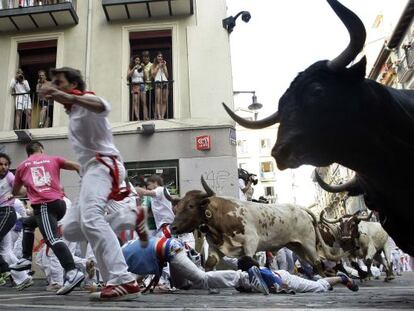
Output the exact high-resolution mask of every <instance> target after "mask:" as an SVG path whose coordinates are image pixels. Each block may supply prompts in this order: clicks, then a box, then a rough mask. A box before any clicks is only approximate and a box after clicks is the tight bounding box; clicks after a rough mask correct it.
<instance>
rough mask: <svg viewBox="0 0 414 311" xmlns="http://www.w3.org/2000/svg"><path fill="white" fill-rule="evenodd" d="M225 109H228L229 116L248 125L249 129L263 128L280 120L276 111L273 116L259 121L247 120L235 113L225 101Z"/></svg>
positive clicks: (239, 122) (241, 123)
mask: <svg viewBox="0 0 414 311" xmlns="http://www.w3.org/2000/svg"><path fill="white" fill-rule="evenodd" d="M222 104H223V107H224V109H226V111H227V113H228V114H229V116H230V117H231V118H232V119H233V120H234V121H236V122H237V123H238V124H240V125H241V126H243V127H246V128H248V129H254V130H256V129H262V128H265V127H268V126H271V125H273V124H276V123H278V122H280V121H279V114H278V112H277V111H276V112H275V113H274V114H272V115H271V116H268V117H267V118H264V119H262V120H259V121H250V120H246V119H244V118H242V117H239V116H238V115H237V114H235V113H234V112H233V111H232V110H231V109H230V108H229V107H227V105H226V104H225V103H222Z"/></svg>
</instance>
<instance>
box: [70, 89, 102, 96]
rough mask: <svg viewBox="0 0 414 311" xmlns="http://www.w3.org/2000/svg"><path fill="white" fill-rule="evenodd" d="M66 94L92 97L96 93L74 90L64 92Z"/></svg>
mask: <svg viewBox="0 0 414 311" xmlns="http://www.w3.org/2000/svg"><path fill="white" fill-rule="evenodd" d="M64 92H65V93H68V94H72V95H78V96H82V95H85V94H92V95H95V92H92V91H83V92H82V91H80V90H77V89H73V90H69V91H64Z"/></svg>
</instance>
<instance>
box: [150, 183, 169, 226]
mask: <svg viewBox="0 0 414 311" xmlns="http://www.w3.org/2000/svg"><path fill="white" fill-rule="evenodd" d="M153 191H155V197H151V210H152V214H153V215H154V220H155V226H156V227H157V230H158V229H160V227H161V225H162V224H171V223H172V222H173V221H174V213H173V211H172V205H171V202H170V201H168V200H167V198H166V197H165V195H164V187H157V188H155V189H154V190H153ZM167 191H168V190H167Z"/></svg>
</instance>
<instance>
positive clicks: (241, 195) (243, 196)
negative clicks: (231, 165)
mask: <svg viewBox="0 0 414 311" xmlns="http://www.w3.org/2000/svg"><path fill="white" fill-rule="evenodd" d="M245 187H246V183H245V182H244V180H243V179H241V178H239V199H240V200H241V201H247V196H246V194H245V193H243V191H242V189H244V188H245Z"/></svg>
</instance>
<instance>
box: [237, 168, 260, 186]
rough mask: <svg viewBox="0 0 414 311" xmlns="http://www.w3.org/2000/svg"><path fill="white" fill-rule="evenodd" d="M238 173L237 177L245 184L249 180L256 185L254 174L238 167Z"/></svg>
mask: <svg viewBox="0 0 414 311" xmlns="http://www.w3.org/2000/svg"><path fill="white" fill-rule="evenodd" d="M238 173H239V178H241V179H243V180H244V182H245V183H246V184H247V183H248V182H249V181H251V182H252V184H253V185H257V182H258V180H257V177H256V175H255V174H251V173H249V172H248V171H246V170H245V169H242V168H239V171H238Z"/></svg>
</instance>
